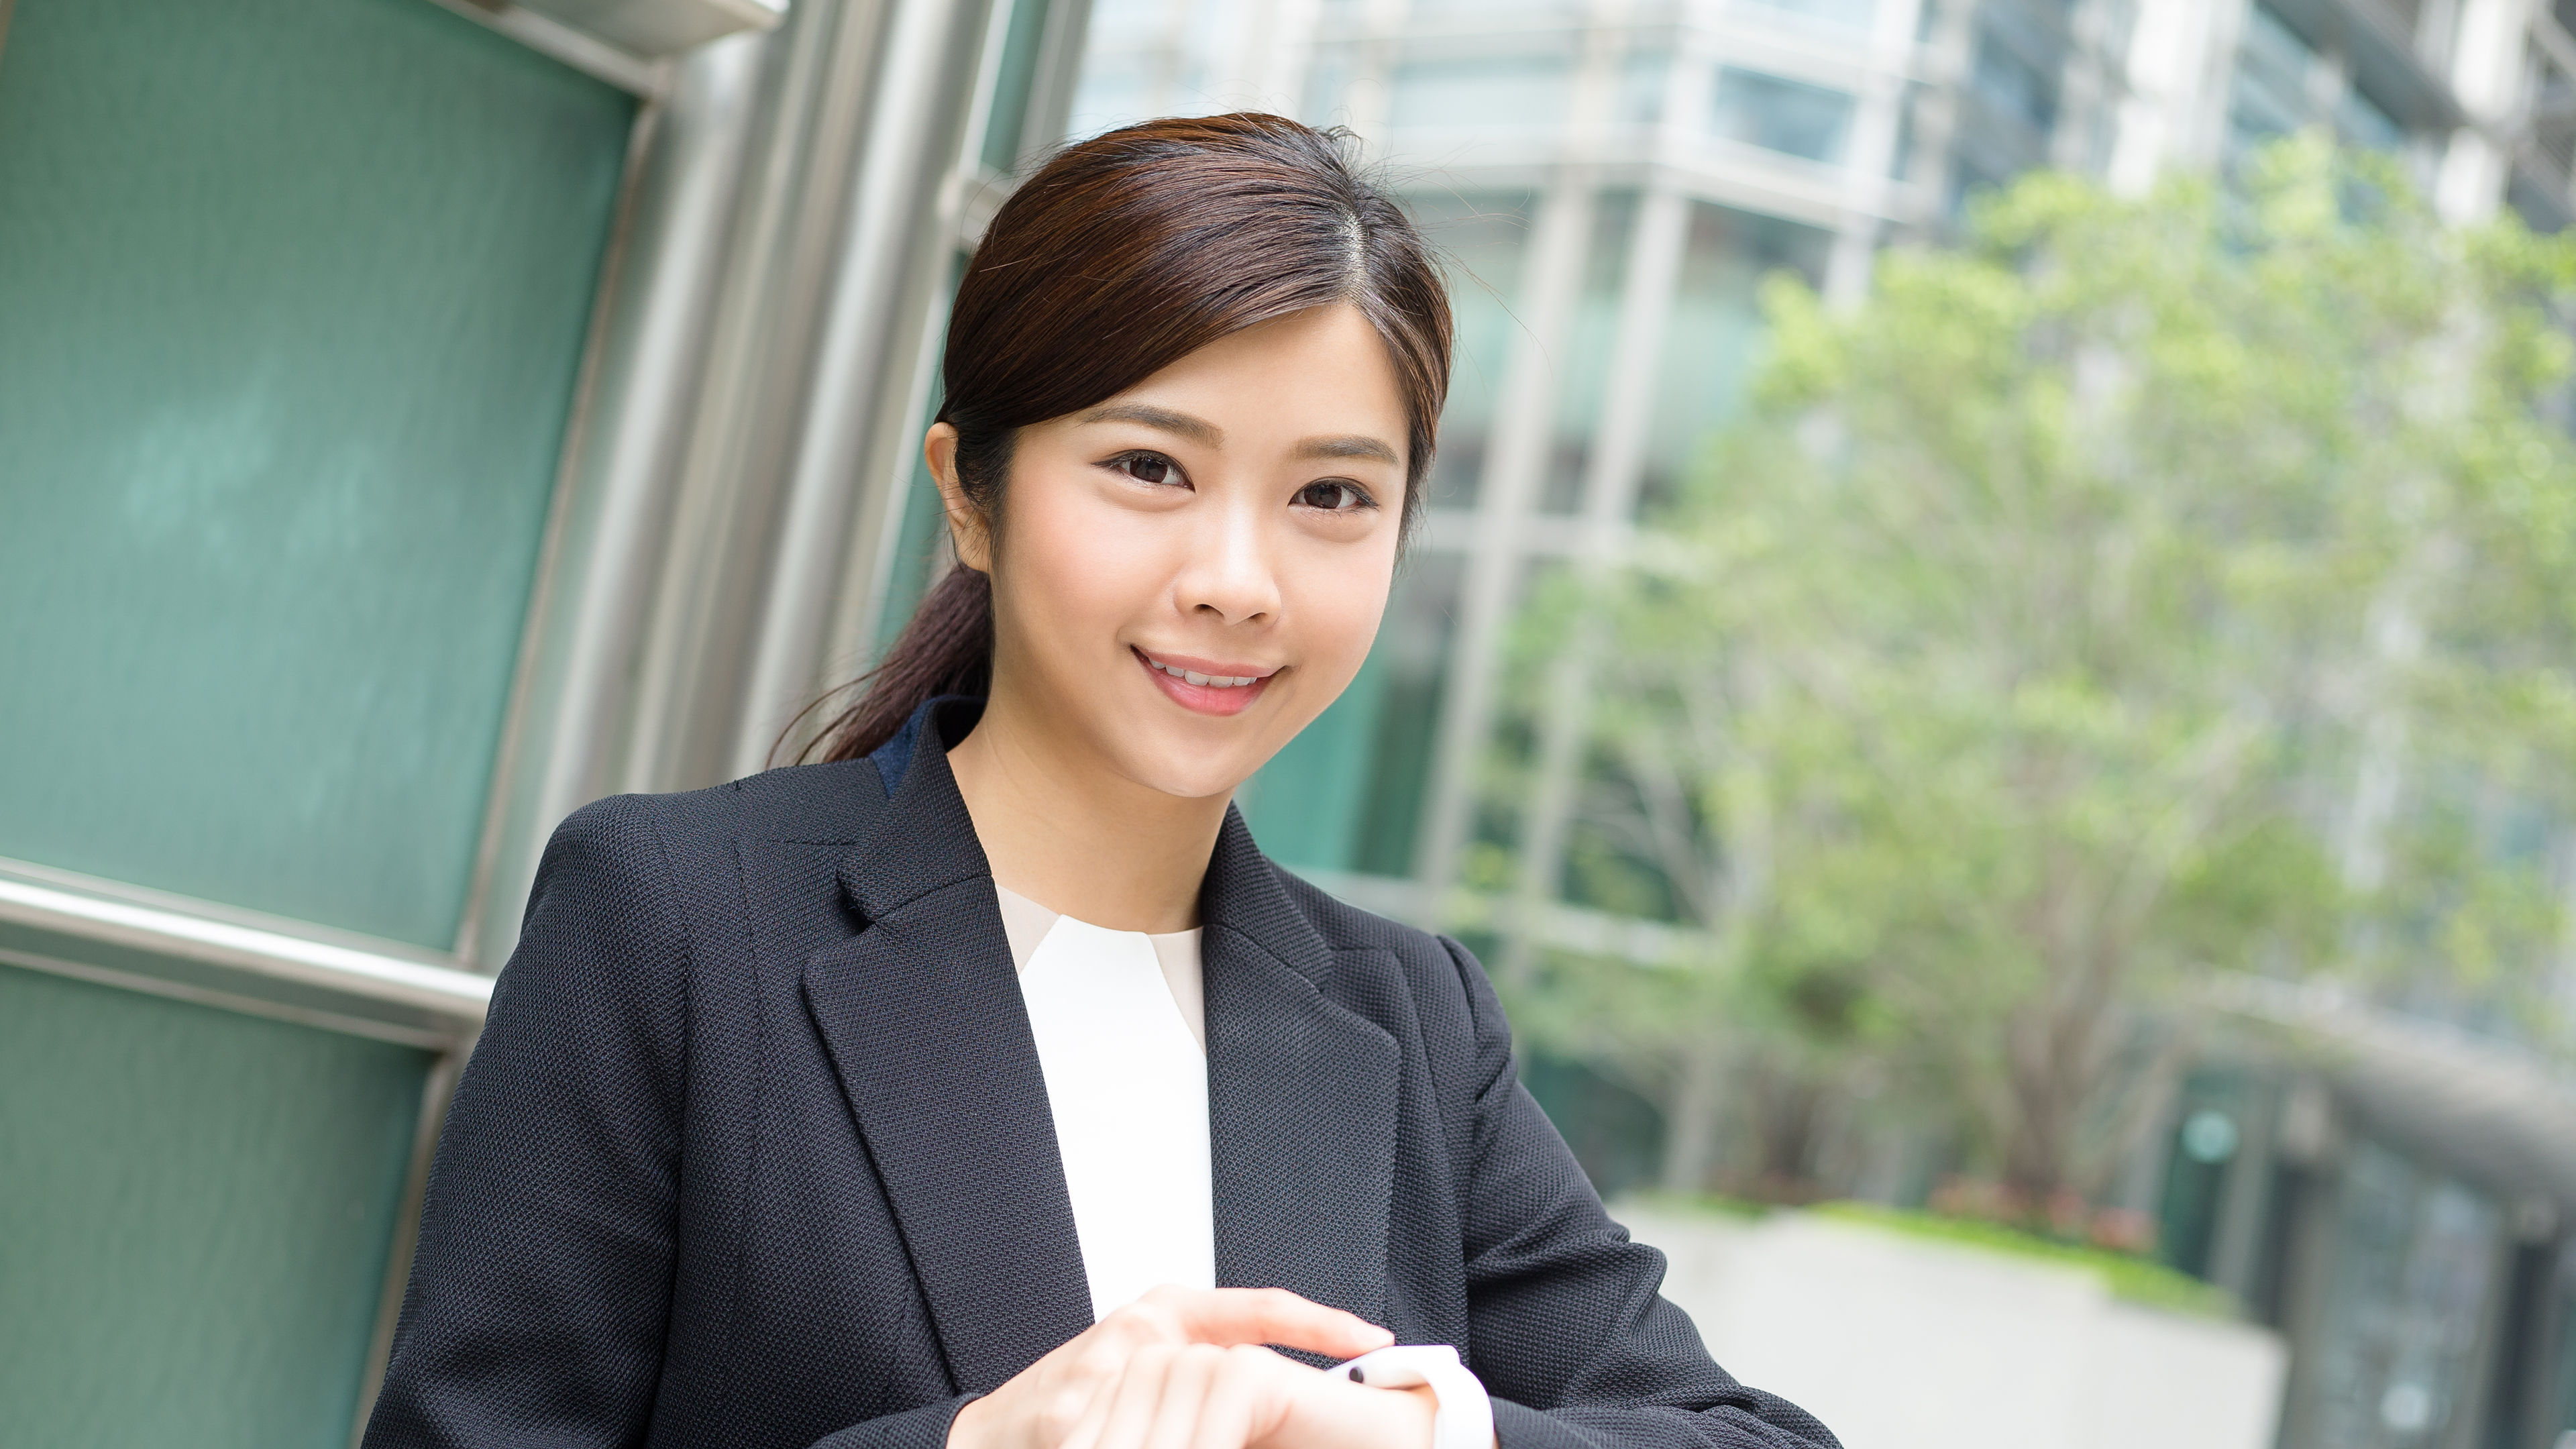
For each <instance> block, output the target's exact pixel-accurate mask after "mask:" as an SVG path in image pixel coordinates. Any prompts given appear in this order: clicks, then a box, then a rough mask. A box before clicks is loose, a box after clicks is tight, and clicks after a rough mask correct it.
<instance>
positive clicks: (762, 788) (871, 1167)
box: [365, 701, 1834, 1449]
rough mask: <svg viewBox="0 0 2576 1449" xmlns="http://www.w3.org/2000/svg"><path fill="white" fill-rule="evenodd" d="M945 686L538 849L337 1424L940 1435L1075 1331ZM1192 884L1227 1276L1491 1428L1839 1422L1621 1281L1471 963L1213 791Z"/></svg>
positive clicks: (502, 1437)
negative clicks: (1220, 824) (1377, 1355)
mask: <svg viewBox="0 0 2576 1449" xmlns="http://www.w3.org/2000/svg"><path fill="white" fill-rule="evenodd" d="M976 708H977V706H976V705H975V704H973V703H972V702H969V701H942V702H940V704H939V705H938V706H937V707H936V708H935V709H934V708H932V707H925V709H924V711H923V713H922V714H918V715H915V716H914V722H913V726H912V727H910V728H908V729H907V730H906V732H905V734H904V735H903V736H902V737H899V738H898V739H897V740H895V741H894V742H893V743H892V744H889V745H888V746H887V748H886V749H884V750H881V751H879V752H878V754H877V755H876V756H875V757H873V758H871V759H869V760H864V761H856V762H852V763H848V764H840V765H815V766H801V767H796V768H791V769H782V770H772V771H770V772H769V773H767V774H763V775H758V776H754V777H753V778H751V779H748V780H741V781H737V782H736V783H734V784H731V785H725V786H721V787H719V788H716V789H712V790H701V791H697V792H695V793H692V794H686V795H669V796H626V797H622V798H618V799H611V800H602V801H600V802H598V803H597V804H594V805H590V806H586V807H584V808H583V809H582V810H580V811H578V812H576V813H575V814H574V815H573V816H572V818H571V819H569V820H567V821H565V822H564V824H563V827H562V828H561V829H560V830H558V831H557V832H556V833H555V838H554V841H553V843H552V844H551V845H550V846H549V847H548V848H547V850H546V855H545V860H544V863H543V865H542V866H541V868H540V869H539V871H538V874H537V883H536V889H535V891H534V893H533V895H532V897H531V899H530V901H529V903H528V913H527V922H526V925H525V927H524V929H523V931H522V933H521V936H520V940H519V948H518V951H517V953H516V954H514V955H513V956H512V957H511V958H510V964H509V966H508V968H507V969H506V970H504V971H503V972H502V973H501V977H500V982H499V986H498V989H497V990H496V991H495V993H494V995H493V1000H492V1013H491V1018H490V1021H489V1024H488V1025H486V1026H485V1028H484V1030H483V1037H482V1041H481V1044H480V1045H479V1046H478V1047H477V1048H476V1050H475V1053H474V1057H473V1061H472V1063H471V1064H470V1065H469V1066H468V1067H467V1069H466V1071H465V1074H464V1078H463V1081H462V1083H461V1084H460V1085H459V1087H458V1089H457V1094H456V1100H455V1104H454V1106H453V1107H452V1108H451V1109H450V1110H449V1112H448V1117H447V1126H446V1130H445V1132H444V1133H443V1134H442V1135H441V1137H440V1139H439V1147H438V1159H437V1166H436V1168H435V1169H434V1170H433V1171H432V1172H431V1174H430V1180H429V1195H428V1201H427V1204H426V1206H425V1208H424V1209H423V1213H422V1219H421V1228H420V1246H419V1250H418V1254H417V1256H416V1258H415V1259H414V1262H413V1265H412V1272H411V1283H410V1288H409V1291H408V1292H407V1294H406V1295H405V1297H404V1300H403V1309H402V1318H401V1323H400V1326H399V1328H398V1329H397V1330H396V1332H395V1336H394V1344H393V1357H392V1361H391V1363H390V1365H389V1366H388V1368H387V1370H386V1376H385V1382H384V1388H383V1392H382V1394H381V1396H380V1397H379V1398H378V1400H377V1402H376V1408H375V1414H374V1417H373V1419H372V1420H371V1421H370V1422H369V1424H368V1427H367V1434H366V1441H365V1442H366V1444H367V1445H368V1446H370V1449H395V1446H405V1445H439V1446H453V1449H465V1446H473V1449H503V1446H521V1445H544V1446H589V1445H612V1444H614V1445H631V1444H649V1445H670V1446H680V1445H687V1446H714V1445H726V1446H745V1449H750V1446H758V1449H792V1446H793V1449H801V1446H807V1445H827V1446H831V1449H859V1446H898V1445H900V1446H921V1449H936V1446H939V1445H940V1444H942V1443H943V1442H944V1441H945V1439H946V1436H947V1432H948V1423H949V1420H950V1418H951V1417H952V1416H953V1415H954V1414H955V1413H956V1412H957V1408H958V1406H959V1404H960V1403H962V1402H964V1400H965V1398H966V1397H968V1396H971V1395H973V1394H975V1393H978V1392H981V1391H986V1390H990V1389H992V1388H993V1387H995V1386H996V1385H998V1384H1000V1383H1001V1382H1002V1381H1003V1380H1005V1379H1007V1378H1009V1377H1010V1376H1011V1375H1013V1374H1015V1373H1017V1372H1019V1371H1020V1370H1021V1369H1022V1368H1025V1367H1027V1366H1028V1365H1029V1364H1030V1363H1031V1362H1033V1361H1035V1360H1036V1359H1037V1358H1038V1357H1039V1356H1040V1355H1042V1354H1044V1353H1045V1352H1047V1350H1049V1349H1051V1348H1054V1347H1055V1346H1056V1345H1058V1344H1060V1343H1062V1342H1064V1341H1065V1340H1066V1339H1068V1338H1071V1337H1072V1336H1073V1335H1074V1334H1076V1333H1079V1332H1081V1331H1082V1330H1083V1329H1084V1328H1086V1327H1088V1326H1089V1325H1090V1323H1091V1306H1090V1293H1089V1290H1088V1288H1087V1286H1086V1282H1085V1279H1084V1276H1083V1269H1082V1258H1081V1251H1080V1248H1079V1246H1078V1245H1077V1243H1076V1241H1075V1238H1074V1227H1073V1214H1072V1209H1071V1208H1070V1207H1069V1206H1068V1204H1067V1200H1066V1196H1065V1187H1064V1174H1063V1170H1062V1168H1061V1165H1060V1163H1059V1161H1058V1158H1057V1154H1056V1145H1055V1130H1054V1125H1053V1123H1052V1121H1051V1120H1050V1118H1049V1116H1048V1113H1047V1106H1046V1086H1045V1083H1044V1081H1043V1079H1042V1078H1041V1077H1040V1075H1039V1071H1038V1058H1037V1049H1036V1046H1035V1044H1034V1043H1033V1041H1032V1039H1031V1037H1030V1033H1029V1024H1028V1018H1027V1016H1026V1014H1025V1013H1024V1012H1023V1010H1022V1008H1021V1004H1020V992H1019V985H1018V982H1017V980H1016V979H1015V977H1014V976H1013V973H1012V966H1011V951H1010V946H1009V943H1008V942H1007V940H1006V939H1005V938H1004V936H1003V933H1002V921H1001V916H1000V913H999V911H998V908H997V907H996V905H995V903H994V896H993V882H992V877H991V873H990V871H989V870H988V869H987V867H986V865H985V862H984V854H983V851H982V849H981V847H979V846H978V845H977V844H976V840H975V832H974V828H973V826H972V824H971V823H970V822H969V820H968V818H967V814H966V808H965V804H964V802H963V801H962V800H961V799H960V798H959V796H958V793H957V785H956V781H955V779H954V778H953V777H952V776H951V775H950V774H949V771H948V762H947V758H946V754H945V751H944V749H933V748H924V749H919V750H916V749H913V748H912V743H913V739H914V737H915V735H916V732H917V731H918V730H920V729H921V728H923V727H924V725H925V720H926V719H927V721H928V722H929V723H928V727H929V728H933V729H935V730H936V731H937V732H938V734H939V735H940V736H941V737H942V738H943V739H944V740H947V741H953V740H955V739H958V738H962V737H963V734H964V731H965V730H966V729H967V728H969V727H971V725H972V722H973V719H974V714H975V710H976ZM1103 844H1104V847H1107V846H1111V845H1112V844H1114V843H1112V842H1103ZM1200 909H1201V913H1202V919H1203V921H1204V924H1205V925H1206V933H1205V935H1204V937H1203V938H1202V941H1203V945H1202V953H1203V958H1204V962H1205V970H1206V974H1207V1049H1208V1117H1209V1123H1208V1128H1209V1134H1210V1138H1211V1142H1212V1148H1213V1158H1214V1169H1215V1214H1216V1271H1217V1280H1218V1281H1219V1282H1220V1283H1225V1284H1237V1285H1246V1286H1278V1287H1284V1288H1289V1289H1292V1290H1294V1291H1296V1292H1298V1293H1301V1294H1304V1295H1305V1296H1306V1297H1308V1298H1312V1299H1314V1300H1316V1301H1318V1302H1322V1303H1329V1304H1333V1305H1336V1306H1338V1307H1341V1308H1346V1309H1349V1310H1350V1311H1351V1312H1353V1313H1356V1314H1358V1315H1360V1316H1361V1317H1363V1318H1366V1319H1369V1320H1370V1321H1372V1322H1375V1323H1381V1324H1384V1325H1386V1326H1387V1327H1388V1328H1390V1329H1392V1330H1394V1332H1395V1335H1396V1338H1397V1339H1398V1341H1400V1342H1406V1343H1449V1344H1455V1345H1457V1347H1458V1348H1459V1350H1460V1351H1461V1352H1462V1353H1463V1354H1464V1355H1465V1356H1466V1359H1467V1362H1468V1364H1469V1365H1470V1366H1471V1367H1473V1368H1474V1369H1475V1371H1476V1372H1477V1373H1478V1374H1480V1375H1482V1376H1483V1378H1484V1381H1485V1384H1486V1386H1487V1387H1488V1388H1489V1389H1490V1390H1491V1391H1492V1393H1493V1396H1494V1421H1495V1426H1496V1428H1497V1430H1498V1431H1499V1434H1500V1437H1501V1440H1502V1442H1503V1444H1504V1445H1506V1446H1509V1449H1521V1446H1539V1445H1648V1444H1654V1445H1766V1446H1789V1445H1815V1446H1830V1445H1832V1444H1833V1443H1834V1440H1833V1437H1832V1436H1831V1435H1830V1434H1828V1433H1827V1432H1826V1431H1825V1429H1824V1428H1823V1426H1821V1425H1819V1424H1818V1423H1817V1422H1816V1421H1815V1420H1814V1419H1813V1418H1810V1417H1809V1416H1808V1415H1806V1414H1805V1413H1803V1412H1801V1411H1799V1410H1798V1409H1797V1408H1795V1407H1793V1406H1791V1405H1790V1404H1788V1403H1785V1402H1783V1401H1781V1400H1780V1399H1777V1398H1774V1397H1772V1396H1770V1395H1768V1394H1763V1393H1759V1392H1756V1391H1754V1390H1752V1389H1748V1388H1745V1387H1743V1386H1741V1385H1739V1384H1737V1383H1736V1382H1735V1380H1734V1379H1732V1378H1730V1377H1728V1376H1727V1374H1726V1373H1725V1371H1724V1370H1722V1369H1720V1368H1719V1367H1718V1366H1717V1365H1716V1364H1714V1363H1712V1362H1710V1361H1709V1357H1708V1354H1707V1352H1706V1351H1705V1350H1704V1349H1702V1348H1701V1346H1700V1341H1699V1335H1698V1334H1697V1333H1696V1332H1695V1331H1694V1330H1693V1329H1692V1327H1691V1324H1690V1320H1689V1319H1688V1318H1687V1317H1685V1316H1684V1315H1683V1314H1682V1312H1681V1311H1680V1310H1679V1309H1676V1308H1674V1307H1673V1306H1672V1305H1671V1304H1669V1303H1666V1302H1665V1301H1663V1300H1662V1299H1661V1298H1659V1297H1657V1296H1656V1292H1655V1290H1656V1287H1657V1285H1658V1284H1659V1283H1660V1282H1661V1280H1662V1277H1663V1257H1662V1255H1661V1254H1659V1253H1657V1252H1656V1251H1655V1250H1654V1249H1652V1248H1648V1247H1644V1246H1641V1245H1639V1244H1635V1243H1631V1242H1630V1241H1628V1235H1627V1233H1626V1232H1625V1231H1624V1230H1623V1229H1621V1228H1620V1227H1619V1226H1618V1225H1617V1224H1616V1223H1613V1222H1612V1221H1611V1220H1610V1219H1609V1218H1608V1217H1607V1216H1606V1215H1604V1214H1603V1212H1602V1210H1601V1204H1600V1201H1599V1199H1598V1198H1596V1197H1595V1196H1594V1194H1593V1191H1592V1188H1591V1185H1590V1184H1589V1183H1588V1182H1586V1181H1585V1179H1584V1176H1583V1172H1582V1170H1581V1169H1580V1168H1579V1167H1577V1166H1576V1165H1575V1162H1574V1159H1573V1157H1572V1156H1571V1155H1570V1154H1569V1153H1568V1152H1567V1151H1566V1149H1565V1145H1564V1143H1563V1142H1562V1141H1560V1140H1559V1139H1558V1137H1557V1134H1556V1132H1555V1130H1554V1129H1553V1128H1552V1127H1551V1126H1550V1125H1549V1123H1548V1120H1547V1118H1546V1117H1545V1116H1544V1115H1542V1114H1541V1113H1540V1111H1539V1109H1538V1106H1537V1104H1536V1103H1534V1102H1532V1101H1531V1100H1530V1097H1529V1095H1528V1094H1527V1093H1526V1092H1524V1091H1523V1090H1522V1089H1521V1086H1520V1084H1519V1081H1518V1079H1517V1078H1516V1076H1515V1075H1514V1072H1513V1066H1512V1055H1511V1036H1510V1032H1509V1029H1508V1028H1507V1027H1506V1026H1505V1024H1504V1021H1503V1015H1502V1011H1501V1009H1500V1008H1499V1007H1498V1006H1497V1004H1496V1002H1495V1000H1494V993H1493V989H1492V988H1491V987H1490V986H1489V985H1488V984H1487V983H1486V980H1485V976H1484V973H1483V972H1482V971H1481V970H1479V969H1478V967H1477V965H1476V962H1475V960H1474V959H1473V958H1472V957H1470V956H1469V955H1468V954H1467V952H1466V951H1465V950H1464V949H1463V948H1461V947H1460V946H1459V945H1458V944H1457V943H1455V942H1453V941H1449V940H1447V939H1445V938H1441V937H1435V936H1431V935H1428V934H1425V933H1423V932H1421V931H1416V930H1411V929H1408V928H1406V927H1403V926H1398V925H1394V924H1392V923H1390V922H1387V921H1383V920H1380V919H1378V918H1377V917H1375V916H1371V915H1368V914H1366V913H1364V912H1361V911H1357V910H1353V909H1352V908H1350V907H1348V906H1345V905H1342V904H1341V903H1339V902H1337V901H1335V900H1333V899H1331V898H1330V897H1328V896H1325V895H1323V894H1322V893H1321V892H1318V891H1316V890H1315V889H1313V888H1312V887H1310V886H1307V885H1306V884H1304V883H1303V882H1301V881H1299V880H1298V879H1296V878H1295V877H1294V876H1291V875H1289V874H1287V873H1285V872H1283V871H1281V870H1279V869H1278V868H1277V867H1275V866H1273V865H1272V864H1271V863H1270V862H1269V861H1268V860H1266V859H1264V858H1263V856H1262V854H1261V852H1260V851H1259V850H1258V849H1256V848H1254V846H1253V843H1252V837H1251V835H1250V833H1249V832H1247V831H1246V830H1245V829H1244V825H1243V820H1242V817H1241V816H1240V815H1238V814H1235V813H1232V812H1229V813H1228V814H1227V816H1226V822H1225V828H1224V832H1223V834H1222V835H1221V836H1220V837H1219V838H1218V841H1217V847H1216V853H1215V856H1214V858H1213V860H1212V861H1211V862H1210V865H1209V868H1208V876H1207V886H1206V894H1205V895H1204V897H1203V898H1202V900H1201V906H1200Z"/></svg>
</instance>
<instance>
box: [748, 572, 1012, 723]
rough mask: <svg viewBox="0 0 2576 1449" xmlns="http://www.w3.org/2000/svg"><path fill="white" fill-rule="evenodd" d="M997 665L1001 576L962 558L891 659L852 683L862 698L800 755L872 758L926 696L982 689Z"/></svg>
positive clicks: (980, 691)
mask: <svg viewBox="0 0 2576 1449" xmlns="http://www.w3.org/2000/svg"><path fill="white" fill-rule="evenodd" d="M992 672H993V581H992V579H991V578H990V577H988V576H986V575H985V574H982V573H979V572H977V571H976V570H974V569H970V568H968V567H966V566H965V565H964V564H962V563H961V564H958V565H956V566H954V567H952V568H951V569H949V570H948V576H947V577H946V578H943V579H941V580H940V581H939V582H938V583H937V584H936V585H934V586H933V587H932V588H931V590H930V592H929V593H928V594H927V595H925V596H923V598H922V601H921V607H920V608H918V609H916V610H914V611H913V615H912V621H911V622H910V623H908V624H906V625H904V626H903V633H902V634H901V635H900V636H898V637H897V638H896V639H895V641H894V647H893V648H891V649H888V650H887V651H886V656H885V659H884V661H883V662H882V663H880V664H878V665H877V667H876V668H874V669H871V670H869V671H868V672H867V673H865V674H862V675H860V676H859V677H858V678H857V679H855V680H853V681H851V682H850V684H849V685H847V686H846V688H847V689H849V690H855V691H858V694H859V698H858V701H857V702H856V703H855V704H852V705H850V706H849V707H848V708H846V709H844V710H842V711H841V712H840V713H839V714H837V715H835V716H833V718H832V722H831V723H830V724H828V725H825V726H824V727H823V732H822V733H821V734H819V735H817V736H815V737H814V742H813V743H812V744H809V745H807V746H806V747H805V749H804V751H803V752H802V753H801V754H799V755H798V756H797V762H798V763H799V764H812V763H815V762H818V761H819V762H822V763H826V764H828V763H832V762H835V761H840V760H858V759H865V758H866V757H867V756H869V755H871V754H873V753H875V751H876V748H877V746H879V745H882V744H884V743H885V742H886V741H888V740H890V739H893V738H894V735H895V731H897V730H900V729H902V728H903V722H904V721H905V720H908V719H910V718H912V712H913V711H914V710H916V709H919V708H920V707H921V706H922V705H923V704H924V703H925V702H927V701H929V700H933V699H937V698H938V697H939V696H941V695H943V694H972V695H981V694H983V693H984V690H985V688H986V686H987V685H988V684H989V683H990V682H991V680H992ZM828 699H829V696H826V697H825V699H823V700H817V701H815V704H816V705H821V704H823V703H825V702H826V701H827V700H828ZM800 718H801V716H800ZM789 728H790V729H791V730H792V729H793V728H794V726H793V725H790V726H789Z"/></svg>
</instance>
